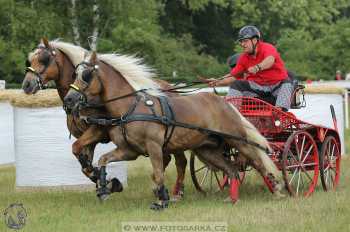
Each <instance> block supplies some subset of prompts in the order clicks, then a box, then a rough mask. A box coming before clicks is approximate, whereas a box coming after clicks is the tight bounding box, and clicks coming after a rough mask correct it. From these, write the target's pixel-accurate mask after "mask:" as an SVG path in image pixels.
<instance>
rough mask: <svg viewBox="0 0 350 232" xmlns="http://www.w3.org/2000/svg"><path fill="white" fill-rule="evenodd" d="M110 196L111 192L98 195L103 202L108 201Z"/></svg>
mask: <svg viewBox="0 0 350 232" xmlns="http://www.w3.org/2000/svg"><path fill="white" fill-rule="evenodd" d="M108 198H109V194H101V195H99V196H98V199H100V201H101V202H104V201H106V200H107V199H108Z"/></svg>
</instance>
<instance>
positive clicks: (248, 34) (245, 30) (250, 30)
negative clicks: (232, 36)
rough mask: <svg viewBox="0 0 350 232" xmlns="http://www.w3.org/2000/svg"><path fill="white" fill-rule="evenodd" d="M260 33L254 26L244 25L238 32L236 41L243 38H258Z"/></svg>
mask: <svg viewBox="0 0 350 232" xmlns="http://www.w3.org/2000/svg"><path fill="white" fill-rule="evenodd" d="M260 37H261V33H260V31H259V29H258V28H257V27H256V26H244V27H242V28H241V30H239V32H238V39H237V41H242V40H244V39H252V38H257V39H260Z"/></svg>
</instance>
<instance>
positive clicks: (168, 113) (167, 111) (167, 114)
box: [158, 96, 175, 153]
mask: <svg viewBox="0 0 350 232" xmlns="http://www.w3.org/2000/svg"><path fill="white" fill-rule="evenodd" d="M158 100H159V103H160V105H161V108H162V115H163V118H166V119H167V120H169V121H174V120H175V115H174V112H173V110H172V108H171V106H170V104H169V101H168V99H167V97H164V96H160V97H159V98H158ZM169 126H170V127H171V128H170V132H169ZM174 129H175V126H174V125H173V124H165V133H164V143H163V146H162V151H163V153H164V152H165V150H166V148H167V145H168V143H169V141H170V139H171V136H172V135H173V132H174ZM168 132H169V133H168Z"/></svg>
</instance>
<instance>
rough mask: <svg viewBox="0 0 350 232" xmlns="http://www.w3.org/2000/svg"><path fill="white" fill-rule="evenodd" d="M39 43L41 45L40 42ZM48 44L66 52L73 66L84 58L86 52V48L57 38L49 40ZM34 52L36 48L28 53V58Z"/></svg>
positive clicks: (30, 57)
mask: <svg viewBox="0 0 350 232" xmlns="http://www.w3.org/2000/svg"><path fill="white" fill-rule="evenodd" d="M39 45H42V43H41V44H39ZM50 45H51V46H52V47H54V48H56V49H58V50H60V51H62V52H63V53H64V54H66V56H67V57H68V58H69V59H70V60H71V62H72V64H73V65H74V66H76V65H78V64H80V63H81V62H82V61H83V60H84V57H85V55H86V54H87V50H86V49H84V48H82V47H79V46H76V45H74V44H71V43H67V42H62V41H60V40H59V39H56V40H53V41H50ZM36 52H37V49H35V50H34V51H33V52H31V53H29V55H28V59H29V60H31V59H32V57H33V55H35V54H36Z"/></svg>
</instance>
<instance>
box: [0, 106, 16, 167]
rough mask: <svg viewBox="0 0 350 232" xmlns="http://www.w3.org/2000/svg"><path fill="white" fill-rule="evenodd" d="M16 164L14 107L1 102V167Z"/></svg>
mask: <svg viewBox="0 0 350 232" xmlns="http://www.w3.org/2000/svg"><path fill="white" fill-rule="evenodd" d="M14 162H15V145H14V136H13V107H12V106H11V104H10V103H8V102H7V101H5V102H2V101H0V166H1V165H7V164H13V163H14Z"/></svg>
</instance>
